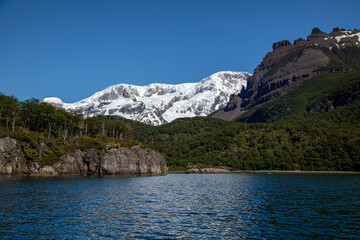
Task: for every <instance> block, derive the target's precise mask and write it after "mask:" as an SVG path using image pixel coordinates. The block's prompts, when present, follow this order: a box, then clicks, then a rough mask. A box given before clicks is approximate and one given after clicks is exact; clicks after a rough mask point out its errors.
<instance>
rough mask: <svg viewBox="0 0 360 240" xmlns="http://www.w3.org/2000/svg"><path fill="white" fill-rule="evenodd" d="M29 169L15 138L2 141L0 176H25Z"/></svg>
mask: <svg viewBox="0 0 360 240" xmlns="http://www.w3.org/2000/svg"><path fill="white" fill-rule="evenodd" d="M28 171H29V169H28V167H27V166H26V159H25V156H24V153H23V152H22V150H21V146H20V144H19V143H18V141H16V140H15V139H13V138H10V137H5V138H1V139H0V174H21V173H23V174H25V173H28Z"/></svg>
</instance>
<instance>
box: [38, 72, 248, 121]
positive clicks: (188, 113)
mask: <svg viewBox="0 0 360 240" xmlns="http://www.w3.org/2000/svg"><path fill="white" fill-rule="evenodd" d="M250 76H251V74H250V73H247V72H231V71H222V72H217V73H215V74H213V75H211V76H209V77H207V78H204V79H202V80H201V81H200V82H198V83H182V84H177V85H172V84H163V83H152V84H149V85H147V86H135V85H130V84H123V83H121V84H116V85H113V86H110V87H108V88H106V89H104V90H102V91H99V92H96V93H94V94H93V95H92V96H90V97H88V98H86V99H84V100H81V101H78V102H75V103H72V104H68V103H63V102H62V101H61V100H60V99H59V98H45V99H44V100H43V101H44V102H48V103H51V104H53V105H55V104H56V105H58V106H62V107H63V108H65V109H68V110H75V111H77V112H81V113H83V114H84V115H85V116H91V117H92V116H96V115H99V114H101V115H116V116H122V117H124V118H128V119H132V120H136V121H140V122H144V123H146V124H151V125H161V124H164V123H167V122H171V121H173V120H175V119H177V118H181V117H195V116H207V115H209V114H210V113H212V112H214V111H216V110H218V109H220V108H222V107H225V106H226V104H227V102H228V101H229V98H230V95H231V94H237V93H239V92H240V91H241V89H242V88H246V84H247V78H248V77H250Z"/></svg>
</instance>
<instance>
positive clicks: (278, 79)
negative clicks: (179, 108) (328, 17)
mask: <svg viewBox="0 0 360 240" xmlns="http://www.w3.org/2000/svg"><path fill="white" fill-rule="evenodd" d="M359 32H360V31H359V30H354V31H345V30H343V29H342V30H339V29H334V30H333V32H331V33H329V34H326V33H324V32H321V31H320V29H318V28H314V29H313V31H312V33H311V34H310V35H309V36H308V37H307V40H305V39H302V38H299V39H296V40H295V41H294V44H291V42H290V41H288V40H282V41H279V42H276V43H274V44H273V45H272V47H273V51H272V52H269V53H268V54H267V55H266V56H265V57H264V59H263V61H262V62H261V63H260V65H259V66H257V67H256V68H255V70H254V74H253V76H251V77H250V78H249V79H248V85H247V88H246V89H245V90H243V91H242V92H241V93H240V94H238V95H232V96H231V98H230V101H229V103H228V104H227V106H226V107H225V108H224V109H223V110H220V111H218V112H216V113H215V114H213V115H212V116H213V117H216V118H221V119H224V120H232V119H234V118H236V117H237V116H239V115H240V114H242V113H244V112H245V111H247V110H249V109H251V108H252V107H254V106H256V105H258V104H261V103H264V102H267V101H269V100H271V99H274V98H277V97H279V96H281V95H283V94H284V93H287V92H289V91H291V90H293V89H294V88H296V87H297V86H299V85H301V84H302V83H303V82H304V81H306V80H308V79H310V78H311V77H313V76H314V75H317V74H320V73H324V71H325V72H326V71H328V70H318V69H322V68H324V67H325V66H327V65H328V64H329V63H330V61H331V58H332V57H333V56H335V57H340V58H341V57H342V55H346V54H347V52H357V51H359V49H360V48H359V37H358V36H356V35H355V36H352V37H347V38H345V39H344V38H343V39H341V40H340V41H338V40H337V39H336V37H338V36H342V35H344V34H345V35H351V34H357V33H359ZM343 58H344V59H341V60H343V61H344V62H345V61H346V58H345V57H343ZM344 65H345V66H346V64H344ZM353 65H354V64H353ZM351 70H352V68H349V67H337V69H335V71H351Z"/></svg>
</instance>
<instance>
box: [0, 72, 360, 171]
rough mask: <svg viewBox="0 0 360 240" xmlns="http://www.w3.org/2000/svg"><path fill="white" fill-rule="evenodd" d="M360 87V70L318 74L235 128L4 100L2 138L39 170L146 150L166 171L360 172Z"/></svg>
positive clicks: (0, 100) (203, 120)
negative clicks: (91, 114) (78, 155)
mask: <svg viewBox="0 0 360 240" xmlns="http://www.w3.org/2000/svg"><path fill="white" fill-rule="evenodd" d="M359 89H360V74H359V72H347V73H332V74H325V75H319V76H316V77H315V78H313V79H311V80H308V81H306V82H305V83H304V84H303V85H301V86H300V87H298V88H296V89H295V90H293V91H291V92H289V93H288V94H286V95H283V96H282V97H280V98H278V99H274V100H272V101H270V102H267V103H265V104H262V105H259V106H257V107H255V108H254V109H252V110H250V111H249V112H248V113H245V114H243V115H242V116H241V117H240V118H239V119H237V120H238V121H240V122H235V121H232V122H228V121H224V120H220V119H214V118H210V117H195V118H183V119H177V120H175V121H173V122H171V123H169V124H165V125H162V126H149V125H146V124H143V123H139V122H134V121H130V120H125V119H122V118H114V117H96V118H84V117H83V116H82V115H80V114H77V113H74V112H66V111H65V110H63V109H60V108H56V107H53V106H51V105H49V104H46V103H40V102H39V100H36V99H29V100H26V101H24V102H20V101H18V100H17V99H16V98H15V97H12V96H6V95H3V94H1V95H0V137H4V136H11V137H14V138H16V139H18V140H19V141H20V142H21V144H22V148H23V150H24V152H25V153H26V158H27V162H28V164H31V162H33V161H36V162H38V163H39V164H40V165H42V166H44V165H50V164H53V163H54V162H56V161H58V160H59V158H60V157H61V156H62V155H64V154H66V153H67V152H69V151H72V150H74V149H89V148H93V149H96V150H98V151H102V150H103V149H105V148H107V147H110V146H133V145H143V146H145V147H148V148H152V149H155V150H157V151H158V152H160V153H161V154H162V155H164V156H165V157H166V160H167V164H168V166H169V167H170V170H180V169H182V170H183V169H186V168H188V167H191V166H194V165H197V166H204V167H205V166H227V167H229V168H231V169H233V170H260V169H269V170H277V169H278V170H341V171H360V121H359V117H360V99H359V96H360V94H359Z"/></svg>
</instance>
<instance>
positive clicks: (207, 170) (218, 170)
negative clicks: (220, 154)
mask: <svg viewBox="0 0 360 240" xmlns="http://www.w3.org/2000/svg"><path fill="white" fill-rule="evenodd" d="M185 173H187V174H219V173H231V172H230V171H229V170H227V169H222V168H191V169H189V170H187V171H185Z"/></svg>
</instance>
